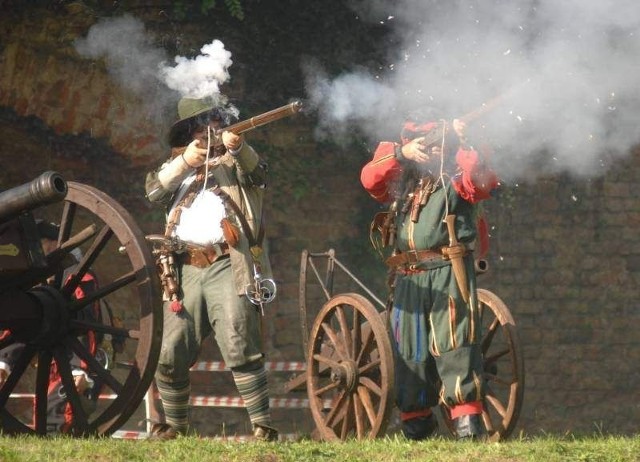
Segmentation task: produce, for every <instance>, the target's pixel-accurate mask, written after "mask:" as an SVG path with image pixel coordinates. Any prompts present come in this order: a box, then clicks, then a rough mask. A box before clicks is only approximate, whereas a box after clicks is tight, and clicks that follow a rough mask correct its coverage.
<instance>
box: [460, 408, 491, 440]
mask: <svg viewBox="0 0 640 462" xmlns="http://www.w3.org/2000/svg"><path fill="white" fill-rule="evenodd" d="M453 426H454V428H455V430H456V437H457V438H458V439H459V440H479V441H483V440H485V439H486V438H487V432H486V430H485V428H484V424H483V423H482V419H481V416H480V414H468V415H461V416H460V417H458V418H456V419H453Z"/></svg>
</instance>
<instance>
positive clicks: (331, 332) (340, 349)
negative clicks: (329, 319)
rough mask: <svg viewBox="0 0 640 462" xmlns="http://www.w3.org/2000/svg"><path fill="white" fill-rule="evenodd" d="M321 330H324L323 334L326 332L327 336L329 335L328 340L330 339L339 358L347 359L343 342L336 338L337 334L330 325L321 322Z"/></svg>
mask: <svg viewBox="0 0 640 462" xmlns="http://www.w3.org/2000/svg"><path fill="white" fill-rule="evenodd" d="M322 330H323V331H324V332H325V334H327V337H329V340H331V343H332V344H333V346H334V347H335V350H336V352H337V353H338V355H339V356H340V359H347V352H346V350H345V347H344V344H343V343H342V342H341V341H340V339H339V338H338V335H337V334H336V332H335V331H334V330H333V329H332V328H331V326H330V325H329V324H328V323H326V322H323V323H322Z"/></svg>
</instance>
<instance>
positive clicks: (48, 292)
mask: <svg viewBox="0 0 640 462" xmlns="http://www.w3.org/2000/svg"><path fill="white" fill-rule="evenodd" d="M29 294H30V295H31V296H33V297H35V298H36V299H37V301H38V304H39V305H40V307H41V308H42V318H41V320H40V326H39V328H36V329H33V330H31V331H30V334H31V335H29V337H30V338H29V341H30V342H31V343H36V344H38V345H40V346H45V347H46V346H51V345H53V344H54V343H59V342H60V339H62V338H64V337H65V336H66V335H67V333H68V332H69V328H70V326H69V319H70V316H69V311H68V308H67V306H68V303H67V300H65V298H64V297H63V296H62V294H61V293H60V291H59V290H58V289H56V288H54V287H52V286H46V285H42V286H36V287H33V288H31V290H29Z"/></svg>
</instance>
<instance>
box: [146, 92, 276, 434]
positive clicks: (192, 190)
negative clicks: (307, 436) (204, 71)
mask: <svg viewBox="0 0 640 462" xmlns="http://www.w3.org/2000/svg"><path fill="white" fill-rule="evenodd" d="M232 109H233V108H230V107H229V106H224V105H221V104H219V103H218V102H214V101H213V100H212V99H210V98H204V99H191V98H183V99H182V100H180V102H179V103H178V114H179V120H178V121H177V122H176V123H175V124H174V125H173V126H172V127H171V130H170V133H169V141H170V144H171V146H172V155H171V158H170V159H169V160H167V161H166V162H165V163H164V164H162V166H161V167H160V168H159V169H158V170H156V171H152V172H149V173H148V174H147V178H146V185H145V189H146V195H147V198H148V199H149V200H150V201H151V202H154V203H158V204H162V205H164V206H165V207H166V211H167V228H166V232H165V237H166V238H167V239H171V240H174V241H177V242H179V243H181V244H182V245H183V248H182V250H179V251H177V252H176V254H175V274H176V279H177V282H178V290H177V291H173V293H167V290H165V302H164V305H165V306H164V334H163V341H162V349H161V352H160V360H159V364H158V370H157V372H156V385H157V387H158V391H159V392H160V397H161V399H162V404H163V407H164V413H165V417H166V423H163V424H157V425H154V426H153V428H152V437H157V438H174V437H175V436H176V434H184V433H185V432H187V430H188V426H189V418H188V404H189V395H190V380H189V369H190V367H191V366H192V365H193V364H194V363H195V362H196V360H197V357H198V354H199V351H200V346H201V343H202V341H203V340H204V339H205V338H206V337H207V336H208V335H209V334H210V333H211V332H212V331H213V333H214V335H215V339H216V341H217V343H218V346H219V347H220V351H221V353H222V357H223V359H224V362H225V364H226V365H227V367H229V368H230V369H231V371H232V373H233V378H234V380H235V383H236V386H237V388H238V391H239V393H240V395H241V397H242V399H243V400H244V403H245V405H246V408H247V411H248V413H249V418H250V420H251V423H252V426H253V433H254V436H255V437H256V438H257V439H260V440H267V441H273V440H276V439H277V438H278V433H277V431H276V430H275V429H274V428H272V427H271V417H270V410H269V396H268V387H267V376H266V371H265V368H264V363H263V357H264V354H263V351H262V335H261V329H260V327H261V326H260V323H261V319H260V316H261V315H260V308H259V307H258V306H257V305H256V304H254V303H255V302H254V303H252V302H251V301H250V300H249V298H248V297H247V296H246V293H247V288H248V287H252V285H254V284H255V282H256V277H255V276H256V275H258V276H264V277H265V278H269V277H270V275H271V268H270V264H269V260H268V257H267V254H266V251H265V250H264V249H263V247H262V243H263V240H264V227H263V220H262V213H263V196H264V188H265V185H266V174H267V166H266V163H265V162H264V161H263V160H261V159H260V157H259V156H258V154H256V152H255V151H254V149H253V148H252V147H251V146H250V145H249V144H248V143H247V142H246V141H245V140H244V139H243V137H242V136H241V135H236V134H234V133H232V132H230V131H222V133H221V134H219V131H220V129H221V128H222V127H226V126H228V125H230V124H231V123H232V122H234V121H235V113H234V111H233V110H232ZM165 289H166V287H165Z"/></svg>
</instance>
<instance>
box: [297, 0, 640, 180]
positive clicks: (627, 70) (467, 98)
mask: <svg viewBox="0 0 640 462" xmlns="http://www.w3.org/2000/svg"><path fill="white" fill-rule="evenodd" d="M352 3H353V5H354V8H355V9H356V10H357V11H358V12H359V13H360V15H361V16H360V17H361V18H362V19H363V20H365V19H366V20H374V21H378V22H383V23H385V24H387V25H388V26H390V27H391V28H392V30H393V31H394V33H395V34H396V36H397V39H398V40H396V42H397V43H400V46H399V47H398V48H395V49H393V50H390V51H389V57H388V64H387V67H386V68H385V69H383V70H382V71H376V72H375V73H374V72H372V71H370V72H368V73H363V72H362V70H361V69H359V70H357V71H353V72H348V73H346V74H343V75H340V76H338V77H336V78H334V79H328V78H327V77H326V76H323V75H322V72H321V71H319V70H318V69H317V68H315V67H312V66H308V67H307V87H308V93H309V96H310V100H311V102H312V103H313V104H315V105H316V106H317V107H318V109H319V114H320V115H321V126H322V127H323V129H324V131H325V132H326V131H330V132H334V128H333V127H341V130H344V129H345V124H349V125H352V126H354V127H357V128H358V129H361V130H363V131H365V133H366V134H367V135H368V136H369V137H370V138H371V139H372V140H376V139H381V137H382V136H388V133H389V129H390V128H389V127H390V125H391V126H392V127H393V128H394V130H395V131H394V132H393V133H395V136H396V138H395V139H397V134H398V132H399V124H400V123H401V120H402V117H404V116H405V115H406V113H407V112H410V111H411V110H414V109H418V108H420V107H421V106H433V107H436V108H438V109H439V111H440V113H441V114H442V117H445V118H453V117H459V116H462V115H464V114H466V113H468V112H469V111H472V110H474V109H476V108H478V107H482V106H483V104H485V103H486V102H487V101H491V100H492V99H493V98H495V97H496V96H498V95H503V94H504V95H505V97H504V98H503V99H502V101H501V103H500V104H498V105H497V106H496V107H495V108H494V109H493V110H491V111H488V112H487V113H486V114H484V115H483V116H482V117H481V118H479V119H477V120H476V121H475V122H473V123H470V131H471V133H470V134H471V135H474V136H475V139H476V140H479V139H487V140H488V141H489V142H490V143H491V144H492V145H493V146H495V147H496V153H495V154H494V159H493V161H494V164H495V165H496V168H497V169H498V170H499V171H500V173H501V174H502V175H503V177H512V178H524V177H526V176H527V175H529V174H530V172H531V171H532V169H534V168H535V169H536V170H537V171H543V172H549V173H556V172H571V173H575V174H578V175H598V174H600V173H602V172H603V171H604V169H605V168H606V166H607V164H608V162H609V161H610V159H611V158H615V156H622V155H625V154H627V153H628V151H629V149H630V148H631V147H632V146H633V145H634V144H635V143H638V142H639V141H640V128H639V126H640V124H638V121H639V120H640V117H638V115H637V113H638V111H639V109H640V108H639V102H640V86H638V85H637V83H636V81H637V78H638V76H639V75H640V7H638V4H637V1H636V0H615V1H614V0H598V1H595V0H589V1H584V0H581V1H579V0H563V1H562V2H558V1H556V0H522V1H518V2H513V1H512V0H447V1H437V0H430V1H428V0H427V1H425V0H399V1H398V2H386V1H381V0H380V1H372V0H366V1H362V0H358V1H357V2H355V0H354V2H352ZM364 121H366V123H365V122H364Z"/></svg>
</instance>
